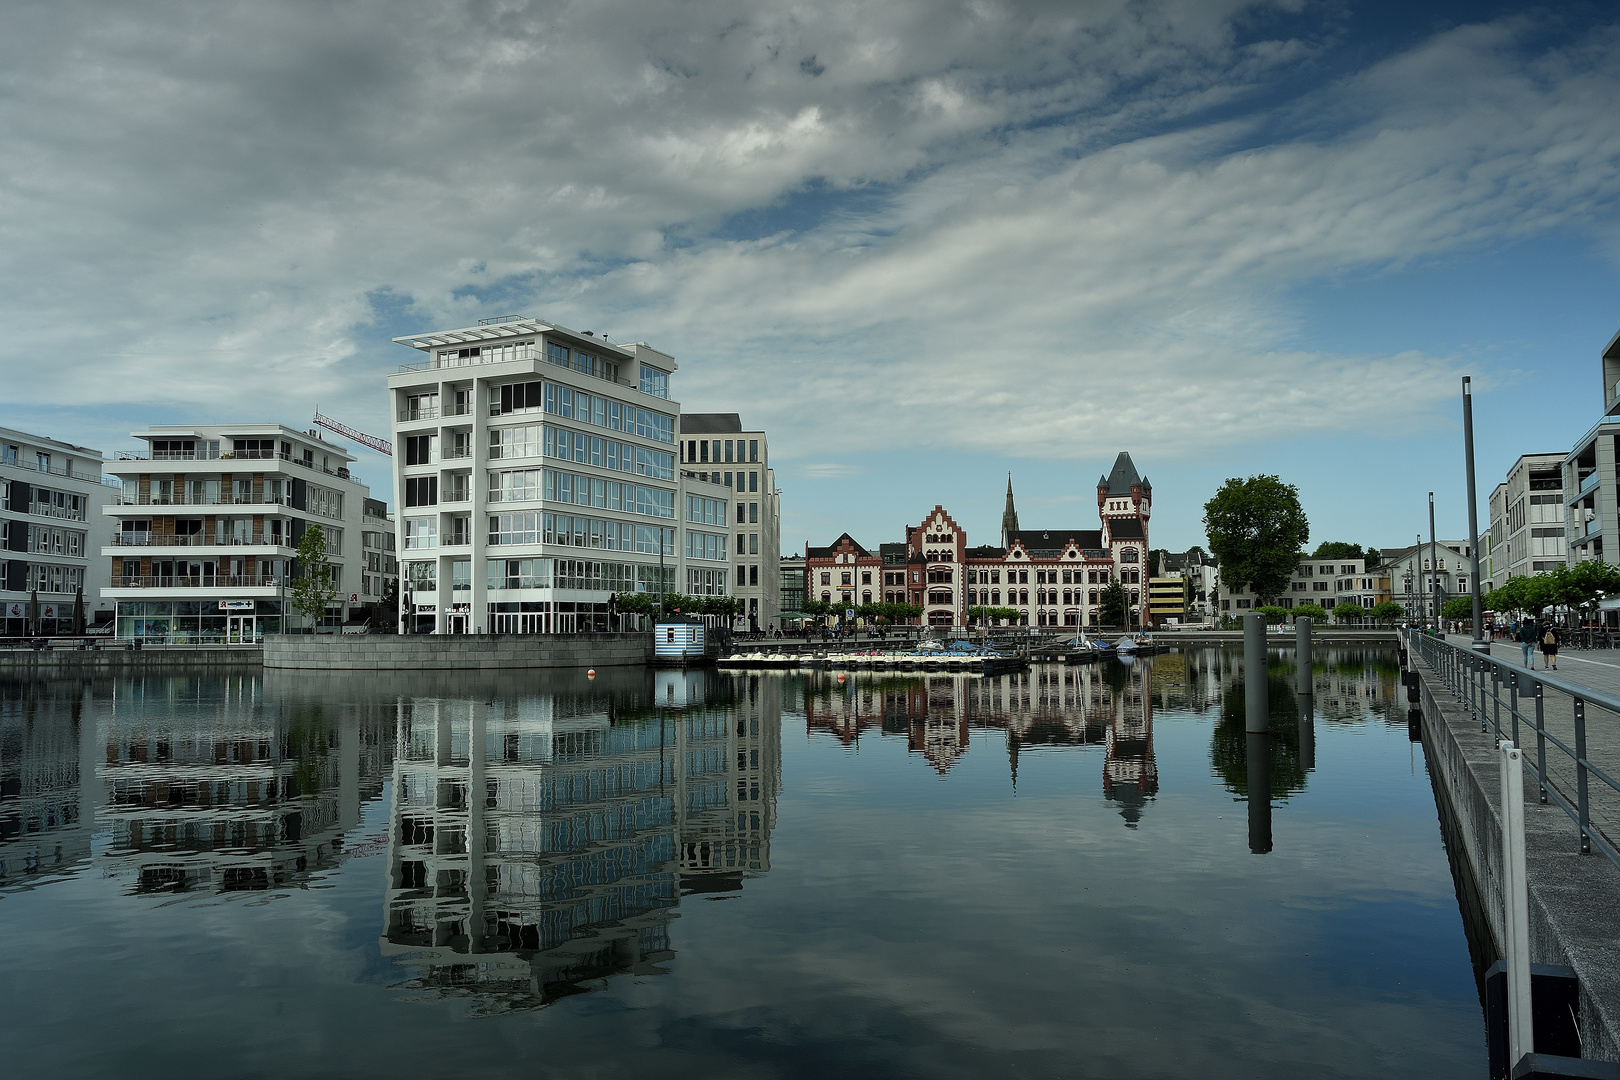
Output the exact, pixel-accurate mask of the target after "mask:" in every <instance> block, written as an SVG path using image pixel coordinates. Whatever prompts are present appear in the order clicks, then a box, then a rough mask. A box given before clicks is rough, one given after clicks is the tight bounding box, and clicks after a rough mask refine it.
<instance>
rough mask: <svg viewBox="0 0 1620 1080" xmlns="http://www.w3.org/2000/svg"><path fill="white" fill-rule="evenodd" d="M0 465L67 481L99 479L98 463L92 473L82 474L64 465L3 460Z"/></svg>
mask: <svg viewBox="0 0 1620 1080" xmlns="http://www.w3.org/2000/svg"><path fill="white" fill-rule="evenodd" d="M0 465H8V466H10V467H11V468H13V469H21V470H23V471H24V472H32V473H44V474H45V475H46V476H65V477H67V478H68V479H69V480H90V481H99V480H100V479H101V469H100V468H99V465H100V463H99V462H98V463H97V465H98V468H97V469H96V471H95V472H93V473H91V472H82V471H80V470H78V469H71V468H69V467H68V466H66V465H61V466H57V465H42V464H40V463H39V462H37V461H17V460H5V461H0Z"/></svg>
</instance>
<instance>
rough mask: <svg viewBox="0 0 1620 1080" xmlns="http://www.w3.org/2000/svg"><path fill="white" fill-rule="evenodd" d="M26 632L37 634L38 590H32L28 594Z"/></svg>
mask: <svg viewBox="0 0 1620 1080" xmlns="http://www.w3.org/2000/svg"><path fill="white" fill-rule="evenodd" d="M28 632H29V633H30V634H38V633H39V590H38V589H34V590H33V591H31V592H30V593H29V594H28Z"/></svg>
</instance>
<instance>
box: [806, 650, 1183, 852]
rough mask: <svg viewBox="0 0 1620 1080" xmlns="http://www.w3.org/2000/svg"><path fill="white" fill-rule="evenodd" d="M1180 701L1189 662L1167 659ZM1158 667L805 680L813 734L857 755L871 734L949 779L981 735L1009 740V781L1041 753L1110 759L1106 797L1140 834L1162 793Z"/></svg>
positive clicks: (1055, 667)
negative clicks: (900, 745)
mask: <svg viewBox="0 0 1620 1080" xmlns="http://www.w3.org/2000/svg"><path fill="white" fill-rule="evenodd" d="M1157 661H1158V662H1159V663H1161V664H1164V665H1165V666H1166V669H1167V670H1166V675H1165V678H1166V680H1167V683H1168V684H1170V685H1173V687H1174V690H1173V692H1174V694H1175V695H1176V696H1177V698H1178V699H1179V698H1180V697H1183V696H1184V690H1183V687H1182V686H1181V680H1182V679H1183V677H1184V676H1185V674H1186V668H1185V666H1184V661H1183V658H1182V657H1181V656H1179V655H1171V656H1162V657H1158V658H1157ZM1154 662H1155V661H1154V660H1150V659H1149V658H1146V657H1143V658H1141V659H1138V660H1126V661H1119V660H1115V659H1112V658H1110V659H1108V660H1105V661H1102V662H1100V663H1097V664H1090V665H1085V666H1065V665H1062V664H1036V665H1034V666H1033V667H1031V668H1030V669H1029V670H1028V671H1022V672H1014V673H1010V674H1005V675H993V676H979V675H966V674H940V675H916V676H882V675H864V674H857V675H853V676H852V675H845V676H844V678H843V680H842V681H840V680H839V679H838V677H837V676H836V675H833V674H825V673H821V672H815V673H811V674H809V675H806V676H804V677H803V680H804V681H803V683H802V685H803V692H804V711H805V719H806V724H807V727H808V729H809V730H810V732H811V733H813V734H816V733H819V734H822V735H826V736H830V737H832V738H835V739H837V740H839V741H840V742H842V743H844V744H845V745H846V746H854V745H855V744H856V743H858V742H859V740H860V738H861V737H862V735H863V734H864V733H866V732H875V733H878V734H881V735H885V736H891V737H896V738H903V739H905V740H906V747H907V749H908V750H909V751H910V752H911V753H913V754H916V755H917V756H918V757H919V758H920V759H921V760H922V761H923V762H925V763H927V765H928V766H929V767H931V768H932V769H934V771H935V772H937V773H938V774H939V775H940V776H941V777H942V778H943V777H945V776H947V775H948V774H949V773H950V770H951V769H952V768H953V767H954V766H955V765H956V763H957V762H958V761H959V760H960V759H961V757H962V755H964V754H966V753H967V752H968V750H969V749H970V747H971V744H972V740H971V735H972V733H973V732H974V731H981V732H989V731H999V732H1002V733H1004V738H1005V742H1006V748H1007V762H1008V772H1009V779H1010V781H1011V784H1012V786H1013V788H1014V789H1016V788H1017V784H1018V762H1019V757H1020V755H1022V754H1025V753H1029V752H1031V751H1035V752H1044V751H1048V750H1080V751H1088V750H1089V751H1101V752H1102V755H1103V767H1102V791H1103V795H1104V797H1105V798H1107V799H1108V800H1109V801H1111V802H1114V803H1117V804H1118V805H1119V808H1120V816H1121V817H1122V818H1124V820H1125V824H1126V826H1127V827H1128V828H1135V827H1136V825H1137V823H1138V822H1139V821H1140V820H1141V817H1142V811H1143V809H1144V808H1145V806H1146V805H1147V803H1148V802H1149V801H1150V800H1152V798H1153V797H1154V796H1155V795H1156V794H1158V790H1159V770H1158V765H1157V763H1156V762H1155V760H1154V757H1153V707H1154V705H1153V696H1154V693H1155V692H1157V691H1158V690H1160V689H1164V692H1165V693H1166V694H1167V695H1168V694H1170V693H1172V690H1171V689H1170V688H1169V686H1168V685H1167V686H1166V687H1164V688H1161V687H1160V686H1159V682H1158V678H1157V677H1156V675H1155V673H1154Z"/></svg>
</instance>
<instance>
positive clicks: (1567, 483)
mask: <svg viewBox="0 0 1620 1080" xmlns="http://www.w3.org/2000/svg"><path fill="white" fill-rule="evenodd" d="M1601 363H1602V368H1603V416H1602V417H1601V418H1600V419H1599V420H1598V422H1597V423H1596V424H1594V425H1593V426H1592V429H1591V430H1590V431H1588V432H1587V433H1586V434H1585V435H1582V436H1581V437H1580V439H1578V440H1577V441H1576V443H1575V449H1574V450H1572V451H1571V452H1570V453H1569V454H1568V455H1566V456H1565V458H1564V463H1563V473H1564V476H1563V492H1564V505H1565V528H1566V530H1567V533H1568V535H1567V536H1566V537H1565V542H1566V543H1567V544H1568V548H1569V561H1570V562H1571V563H1577V562H1582V561H1584V560H1586V559H1606V560H1607V561H1609V562H1615V561H1616V557H1615V553H1616V551H1617V550H1620V547H1617V544H1616V541H1615V540H1614V537H1616V536H1620V469H1617V468H1616V459H1617V458H1620V450H1617V447H1616V445H1615V443H1616V440H1617V437H1620V333H1616V334H1615V335H1614V337H1612V338H1610V339H1609V343H1608V344H1607V345H1605V346H1604V347H1603V357H1602V360H1601ZM1605 537H1607V538H1609V545H1608V548H1607V551H1606V552H1605V549H1604V539H1605Z"/></svg>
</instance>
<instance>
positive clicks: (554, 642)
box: [264, 634, 653, 671]
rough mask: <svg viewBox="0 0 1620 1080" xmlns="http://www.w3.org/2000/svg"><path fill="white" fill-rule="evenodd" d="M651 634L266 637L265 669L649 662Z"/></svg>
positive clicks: (508, 667)
mask: <svg viewBox="0 0 1620 1080" xmlns="http://www.w3.org/2000/svg"><path fill="white" fill-rule="evenodd" d="M652 662H653V640H652V635H651V634H570V635H561V634H558V635H550V634H533V635H510V636H508V635H480V634H469V635H466V636H462V635H453V636H452V635H428V634H425V635H413V636H407V637H395V636H391V635H390V636H383V635H379V636H370V635H367V636H363V637H337V636H332V635H325V634H322V635H310V636H299V635H290V636H288V637H272V638H265V641H264V666H265V667H266V668H305V669H311V670H324V671H512V670H517V669H520V668H606V667H622V666H626V665H650V664H651V663H652Z"/></svg>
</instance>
